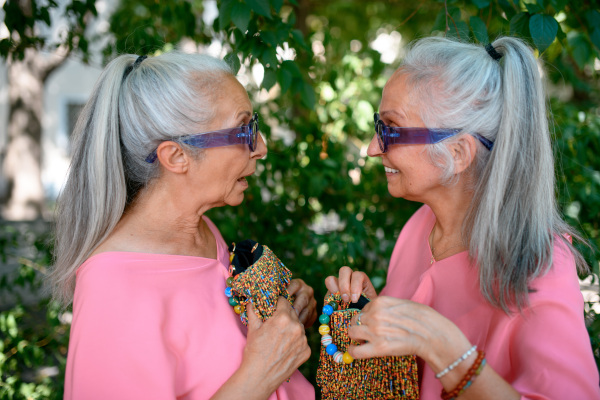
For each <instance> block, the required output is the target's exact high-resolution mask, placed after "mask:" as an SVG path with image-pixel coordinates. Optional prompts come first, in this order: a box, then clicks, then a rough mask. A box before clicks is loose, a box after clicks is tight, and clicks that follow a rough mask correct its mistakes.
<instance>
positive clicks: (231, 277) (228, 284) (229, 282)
mask: <svg viewBox="0 0 600 400" xmlns="http://www.w3.org/2000/svg"><path fill="white" fill-rule="evenodd" d="M225 284H226V285H227V287H231V285H233V276H230V277H229V278H227V280H226V281H225Z"/></svg>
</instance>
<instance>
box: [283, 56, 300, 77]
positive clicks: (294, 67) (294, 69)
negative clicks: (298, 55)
mask: <svg viewBox="0 0 600 400" xmlns="http://www.w3.org/2000/svg"><path fill="white" fill-rule="evenodd" d="M281 68H283V69H286V70H287V71H289V72H290V74H292V76H293V77H294V78H302V72H300V68H298V64H296V63H295V62H293V61H290V60H285V61H284V62H282V63H281Z"/></svg>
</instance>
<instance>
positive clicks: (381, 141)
mask: <svg viewBox="0 0 600 400" xmlns="http://www.w3.org/2000/svg"><path fill="white" fill-rule="evenodd" d="M375 132H376V133H377V141H378V142H379V148H380V149H381V151H382V152H384V153H385V138H384V137H383V122H381V120H377V122H375Z"/></svg>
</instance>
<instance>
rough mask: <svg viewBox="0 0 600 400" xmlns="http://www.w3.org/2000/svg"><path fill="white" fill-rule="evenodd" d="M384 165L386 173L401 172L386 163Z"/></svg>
mask: <svg viewBox="0 0 600 400" xmlns="http://www.w3.org/2000/svg"><path fill="white" fill-rule="evenodd" d="M383 167H384V168H385V173H386V174H397V173H398V172H400V171H398V170H397V169H393V168H390V167H386V166H385V165H384V166H383Z"/></svg>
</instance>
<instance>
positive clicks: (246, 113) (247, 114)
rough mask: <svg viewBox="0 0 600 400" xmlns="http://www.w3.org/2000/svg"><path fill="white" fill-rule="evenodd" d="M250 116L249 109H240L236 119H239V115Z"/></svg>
mask: <svg viewBox="0 0 600 400" xmlns="http://www.w3.org/2000/svg"><path fill="white" fill-rule="evenodd" d="M242 116H243V117H251V116H252V113H251V112H250V111H240V112H239V113H238V115H237V119H239V118H240V117H242Z"/></svg>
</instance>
